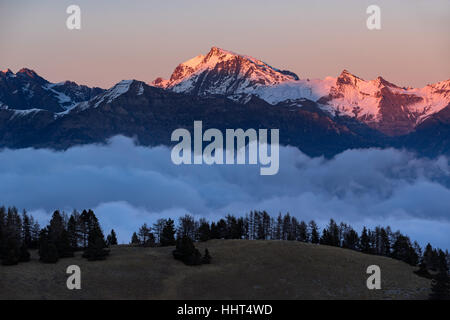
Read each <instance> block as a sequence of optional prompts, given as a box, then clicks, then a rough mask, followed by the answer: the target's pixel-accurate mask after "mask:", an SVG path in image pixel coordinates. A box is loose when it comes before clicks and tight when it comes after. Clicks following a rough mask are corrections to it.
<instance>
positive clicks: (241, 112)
mask: <svg viewBox="0 0 450 320" xmlns="http://www.w3.org/2000/svg"><path fill="white" fill-rule="evenodd" d="M195 120H201V121H202V122H203V126H204V129H205V130H206V129H207V128H218V129H220V130H225V129H227V128H242V129H244V130H245V129H248V128H254V129H260V128H265V129H279V130H280V131H279V132H280V143H281V144H282V145H291V146H295V147H298V148H299V149H300V150H302V151H303V152H304V153H306V154H308V155H310V156H321V155H323V156H326V157H332V156H333V155H335V154H337V153H340V152H342V151H344V150H346V149H351V148H369V147H380V148H385V147H395V148H405V149H408V150H412V151H415V152H417V153H420V154H422V155H425V156H431V157H434V156H438V155H443V154H446V155H449V154H450V79H449V80H445V81H441V82H438V83H434V84H430V85H427V86H425V87H423V88H403V87H399V86H397V85H395V84H393V83H391V82H389V81H387V80H385V79H383V78H382V77H378V78H376V79H374V80H369V81H367V80H363V79H361V78H359V77H357V76H355V75H353V74H351V73H350V72H349V71H347V70H344V71H342V73H341V74H340V75H339V76H337V77H336V78H333V77H327V78H325V79H323V80H319V79H302V78H301V77H300V76H298V75H296V74H295V73H293V72H290V71H286V70H279V69H276V68H274V67H272V66H270V65H268V64H267V63H265V62H263V61H261V60H258V59H255V58H252V57H249V56H245V55H240V54H236V53H233V52H230V51H226V50H223V49H220V48H217V47H213V48H212V49H211V50H210V51H209V52H208V53H207V54H206V55H199V56H197V57H195V58H193V59H190V60H188V61H186V62H184V63H181V64H180V65H178V66H177V67H176V69H175V70H174V72H173V73H172V75H171V77H170V79H162V78H158V79H156V80H154V81H153V82H152V83H151V84H146V83H144V82H141V81H137V80H123V81H121V82H119V83H117V84H116V85H115V86H113V87H112V88H110V89H108V90H104V89H101V88H89V87H87V86H83V85H78V84H76V83H74V82H70V81H66V82H61V83H51V82H49V81H47V80H45V79H44V78H42V77H40V76H39V75H38V74H36V72H34V71H32V70H29V69H21V70H20V71H18V72H17V73H14V72H12V71H11V70H9V69H8V70H5V71H1V72H0V147H3V148H4V147H7V148H26V147H35V148H53V149H57V150H60V149H67V148H69V147H71V146H74V145H79V144H87V143H104V142H106V141H107V140H108V139H109V138H110V137H112V136H115V135H124V136H129V137H134V138H135V139H136V141H137V142H138V143H139V144H141V145H148V146H156V145H171V139H170V135H171V133H172V131H173V130H175V129H177V128H186V129H188V130H190V131H191V132H192V131H193V123H194V121H195Z"/></svg>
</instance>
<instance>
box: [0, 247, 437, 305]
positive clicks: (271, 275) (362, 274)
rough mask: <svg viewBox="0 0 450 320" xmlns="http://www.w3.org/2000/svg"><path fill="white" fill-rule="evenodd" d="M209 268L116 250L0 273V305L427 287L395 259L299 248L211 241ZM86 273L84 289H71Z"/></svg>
mask: <svg viewBox="0 0 450 320" xmlns="http://www.w3.org/2000/svg"><path fill="white" fill-rule="evenodd" d="M197 247H198V248H199V249H200V250H201V252H202V253H203V250H204V248H205V247H207V248H208V249H209V251H210V254H211V256H212V257H213V261H212V264H211V265H202V266H197V267H189V266H185V265H184V264H183V263H181V262H179V261H176V260H174V259H173V258H172V255H171V252H172V250H173V247H166V248H134V247H127V246H117V247H114V248H112V249H111V255H110V257H109V258H108V260H106V261H99V262H88V261H86V260H85V259H82V258H81V254H80V253H78V254H77V255H76V257H74V258H69V259H63V260H60V261H59V262H58V263H57V264H55V265H46V264H42V263H39V262H38V261H37V253H36V252H33V257H32V261H31V262H29V263H22V264H19V265H18V266H13V267H3V266H0V299H317V298H319V299H338V298H344V299H421V298H423V299H425V298H427V296H428V293H429V287H430V281H429V280H427V279H423V278H420V277H418V276H416V275H415V274H414V273H413V270H415V268H413V267H411V266H409V265H407V264H405V263H403V262H400V261H396V260H393V259H389V258H386V257H379V256H373V255H366V254H362V253H359V252H354V251H351V250H345V249H341V248H335V247H328V246H318V245H313V244H307V243H300V242H295V241H244V240H212V241H208V242H206V243H199V244H197ZM71 264H76V265H79V266H80V267H81V272H82V284H81V285H82V289H81V290H78V291H77V290H74V291H70V290H68V289H67V288H66V279H67V275H66V273H65V272H66V268H67V266H69V265H71ZM372 264H376V265H379V266H380V268H381V279H382V282H381V285H382V290H368V289H367V287H366V279H367V277H368V275H366V268H367V266H369V265H372Z"/></svg>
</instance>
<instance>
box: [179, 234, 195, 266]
mask: <svg viewBox="0 0 450 320" xmlns="http://www.w3.org/2000/svg"><path fill="white" fill-rule="evenodd" d="M172 253H173V257H174V258H175V259H176V260H181V261H183V262H184V263H185V264H186V265H190V266H193V265H199V264H202V255H201V254H200V252H199V251H198V250H197V249H196V248H195V246H194V242H193V241H192V239H191V238H189V237H188V236H183V237H181V238H179V239H177V244H176V248H175V250H174V251H173V252H172Z"/></svg>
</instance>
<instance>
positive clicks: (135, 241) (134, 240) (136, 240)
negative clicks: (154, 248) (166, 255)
mask: <svg viewBox="0 0 450 320" xmlns="http://www.w3.org/2000/svg"><path fill="white" fill-rule="evenodd" d="M131 244H132V245H140V244H141V242H140V241H139V237H138V235H137V233H136V232H133V235H132V236H131Z"/></svg>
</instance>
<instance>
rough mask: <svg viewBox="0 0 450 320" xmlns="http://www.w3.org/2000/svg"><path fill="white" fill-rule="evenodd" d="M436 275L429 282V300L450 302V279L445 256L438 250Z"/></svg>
mask: <svg viewBox="0 0 450 320" xmlns="http://www.w3.org/2000/svg"><path fill="white" fill-rule="evenodd" d="M438 261H439V263H438V274H437V275H436V276H435V277H434V279H433V280H432V282H431V294H430V299H431V300H450V277H449V274H448V265H447V256H446V254H445V253H444V252H443V251H442V250H439V253H438Z"/></svg>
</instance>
